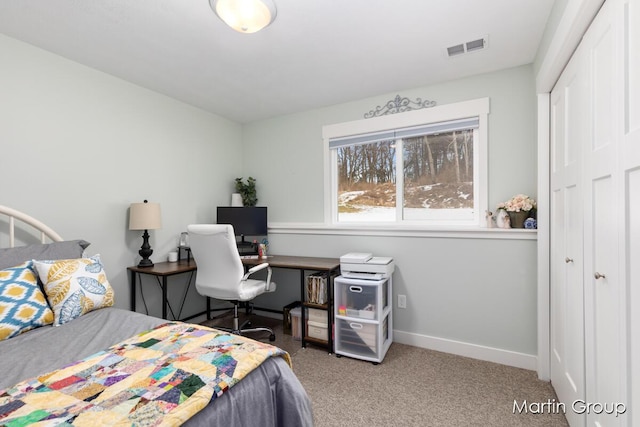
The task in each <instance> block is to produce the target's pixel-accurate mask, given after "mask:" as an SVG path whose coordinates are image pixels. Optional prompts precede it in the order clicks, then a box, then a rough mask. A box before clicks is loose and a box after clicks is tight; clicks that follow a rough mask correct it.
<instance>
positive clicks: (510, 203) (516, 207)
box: [498, 194, 537, 228]
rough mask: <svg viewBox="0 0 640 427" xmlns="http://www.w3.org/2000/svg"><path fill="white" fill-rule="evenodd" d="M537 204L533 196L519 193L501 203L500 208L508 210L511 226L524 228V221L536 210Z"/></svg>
mask: <svg viewBox="0 0 640 427" xmlns="http://www.w3.org/2000/svg"><path fill="white" fill-rule="evenodd" d="M536 206H537V205H536V201H535V200H533V199H532V198H531V197H529V196H526V195H524V194H518V195H515V196H513V197H512V198H511V199H509V200H507V201H506V202H503V203H499V204H498V209H504V210H505V211H507V213H508V214H509V219H510V220H511V228H524V221H525V220H526V219H527V218H529V217H530V216H531V215H532V214H533V213H534V212H535V209H536Z"/></svg>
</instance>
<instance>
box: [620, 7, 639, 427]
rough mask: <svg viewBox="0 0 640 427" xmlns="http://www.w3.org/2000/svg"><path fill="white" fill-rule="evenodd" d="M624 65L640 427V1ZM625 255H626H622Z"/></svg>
mask: <svg viewBox="0 0 640 427" xmlns="http://www.w3.org/2000/svg"><path fill="white" fill-rule="evenodd" d="M624 14H625V19H624V22H625V26H624V30H623V38H624V41H625V44H624V46H625V49H624V52H625V54H624V61H625V66H624V70H625V76H624V79H625V80H626V84H627V87H626V88H625V91H624V93H625V97H624V99H623V111H624V114H623V115H622V118H623V123H622V126H623V129H624V131H623V136H622V141H621V147H620V150H619V155H618V158H619V162H620V165H621V167H622V172H623V173H624V176H625V179H624V191H623V193H622V199H623V201H622V206H624V208H623V209H621V211H620V212H619V213H620V214H621V215H622V220H621V221H622V223H623V224H624V227H625V229H624V231H623V233H622V236H624V238H623V239H620V247H621V248H622V249H621V251H622V250H625V249H626V251H628V252H627V254H626V256H625V257H623V258H622V259H621V263H622V269H621V270H622V272H623V274H624V275H625V280H624V281H625V285H626V290H627V301H628V303H627V340H628V344H629V346H628V348H629V351H628V358H627V360H628V365H627V366H628V368H627V369H628V374H627V378H629V380H628V384H627V389H628V390H629V396H630V400H629V403H628V405H627V407H628V415H627V417H628V425H630V426H638V425H640V262H638V260H640V55H639V54H638V52H640V0H627V1H625V8H624ZM621 253H624V252H621Z"/></svg>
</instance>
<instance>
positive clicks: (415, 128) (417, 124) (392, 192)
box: [323, 98, 489, 226]
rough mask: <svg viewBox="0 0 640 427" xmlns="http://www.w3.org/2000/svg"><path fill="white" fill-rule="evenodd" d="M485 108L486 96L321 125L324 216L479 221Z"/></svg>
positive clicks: (339, 220)
mask: <svg viewBox="0 0 640 427" xmlns="http://www.w3.org/2000/svg"><path fill="white" fill-rule="evenodd" d="M488 112H489V100H488V99H486V98H485V99H480V100H474V101H467V102H462V103H456V104H448V105H444V106H439V107H432V108H427V109H423V110H416V111H409V112H404V113H398V114H395V115H391V116H383V117H376V118H372V119H365V120H359V121H356V122H349V123H340V124H336V125H329V126H325V127H324V128H323V137H324V140H325V151H326V156H327V157H326V158H327V162H326V163H327V164H326V167H325V174H326V175H327V177H326V183H327V189H328V191H326V198H327V199H328V200H326V202H327V207H328V209H327V212H326V214H327V217H328V222H329V223H331V224H345V225H346V224H358V225H375V224H386V225H390V224H402V225H407V226H434V225H449V226H451V225H461V226H462V225H464V226H480V225H481V224H484V221H482V222H481V218H484V210H485V209H486V206H487V178H486V177H487V159H486V152H487V149H486V146H487V142H486V141H487V138H486V134H487V130H486V128H487V114H488ZM481 213H482V215H481Z"/></svg>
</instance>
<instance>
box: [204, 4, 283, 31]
mask: <svg viewBox="0 0 640 427" xmlns="http://www.w3.org/2000/svg"><path fill="white" fill-rule="evenodd" d="M209 3H210V4H211V8H212V9H213V10H214V12H215V13H216V15H218V17H220V19H222V20H223V21H224V22H225V23H226V24H227V25H228V26H230V27H231V28H233V29H234V30H236V31H238V32H240V33H255V32H256V31H260V30H261V29H263V28H264V27H266V26H267V25H269V24H271V23H272V22H273V20H274V19H275V17H276V6H275V4H274V3H273V1H272V0H209Z"/></svg>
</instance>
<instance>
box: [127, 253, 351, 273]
mask: <svg viewBox="0 0 640 427" xmlns="http://www.w3.org/2000/svg"><path fill="white" fill-rule="evenodd" d="M263 262H268V263H269V265H270V266H271V267H273V268H291V269H295V270H314V271H332V270H336V269H338V268H339V267H340V260H339V259H338V258H316V257H304V256H291V255H269V256H268V257H267V258H266V259H265V258H243V259H242V263H243V264H244V265H248V266H253V265H258V264H262V263H263ZM197 268H198V266H197V265H196V262H195V261H194V260H193V259H191V260H190V261H189V262H187V260H185V259H183V260H180V261H178V262H157V263H155V264H153V267H138V266H137V265H136V266H132V267H127V270H129V271H133V272H136V273H142V274H151V275H153V276H172V275H174V274H180V273H186V272H189V271H194V270H197Z"/></svg>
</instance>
